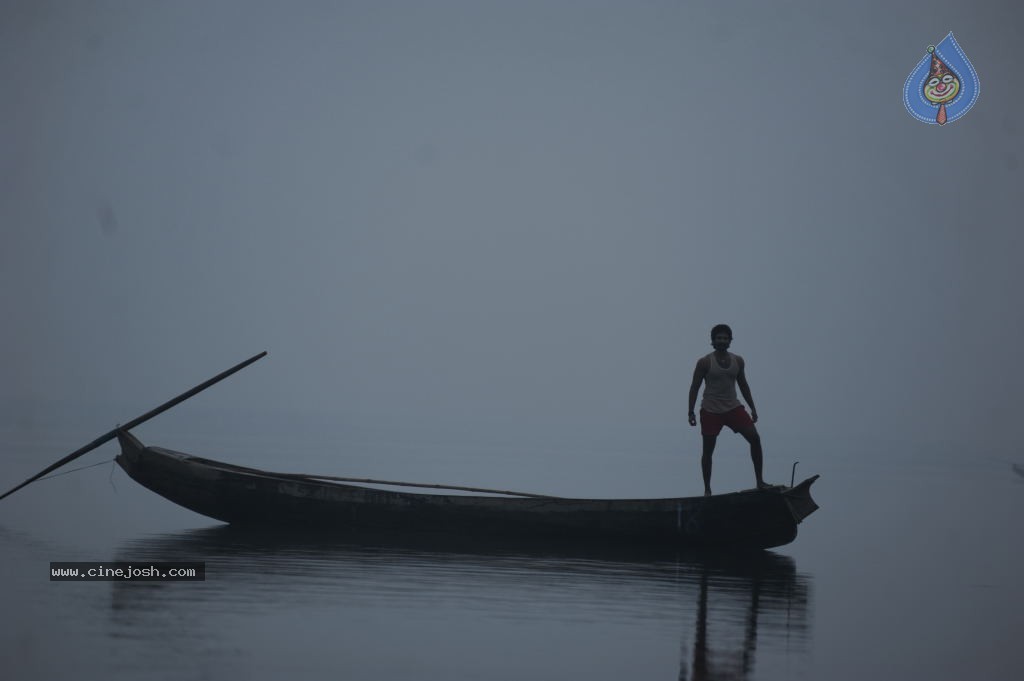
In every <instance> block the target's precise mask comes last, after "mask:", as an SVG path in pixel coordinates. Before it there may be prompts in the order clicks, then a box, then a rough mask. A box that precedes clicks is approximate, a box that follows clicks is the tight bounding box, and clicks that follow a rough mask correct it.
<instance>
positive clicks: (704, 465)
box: [700, 435, 718, 497]
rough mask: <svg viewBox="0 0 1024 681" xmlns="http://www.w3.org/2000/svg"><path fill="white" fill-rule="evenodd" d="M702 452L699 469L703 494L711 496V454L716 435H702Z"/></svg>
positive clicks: (713, 451) (716, 438) (713, 449)
mask: <svg viewBox="0 0 1024 681" xmlns="http://www.w3.org/2000/svg"><path fill="white" fill-rule="evenodd" d="M703 439H704V453H703V454H701V457H700V470H701V472H702V473H704V496H706V497H709V496H711V455H712V454H714V453H715V443H716V442H717V441H718V436H717V435H704V436H703Z"/></svg>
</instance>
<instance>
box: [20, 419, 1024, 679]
mask: <svg viewBox="0 0 1024 681" xmlns="http://www.w3.org/2000/svg"><path fill="white" fill-rule="evenodd" d="M139 434H140V435H141V436H142V437H143V439H144V440H146V441H150V442H151V443H152V444H161V445H165V446H170V447H173V448H178V449H185V450H189V451H195V453H199V454H207V455H210V456H220V457H222V458H229V459H231V460H234V461H236V462H238V463H245V464H254V465H262V466H264V467H271V468H277V469H287V470H298V469H300V468H301V469H304V470H303V472H314V471H315V472H321V471H322V472H324V473H340V472H345V473H352V474H357V475H362V474H378V475H380V476H381V477H384V476H392V475H394V474H396V473H400V472H401V471H403V470H404V471H412V473H414V474H412V475H406V476H405V477H413V478H420V479H423V478H427V480H426V481H441V480H443V481H446V482H460V483H470V484H474V483H476V484H483V483H496V482H497V483H502V482H504V483H505V486H507V487H518V488H524V487H525V488H526V489H527V490H531V489H532V490H534V491H539V492H552V493H557V492H563V493H568V494H582V493H595V494H597V495H599V494H600V493H602V492H609V493H621V494H622V495H623V496H633V495H636V493H637V492H641V493H642V491H641V488H643V487H644V486H648V487H650V489H651V490H652V492H651V494H650V496H661V495H664V494H667V493H671V492H670V490H668V489H666V488H665V487H664V486H665V485H666V484H667V483H666V482H665V480H666V479H667V478H672V477H673V476H675V477H677V478H681V477H683V469H684V464H686V465H690V467H691V468H692V467H693V464H695V461H685V462H684V461H683V460H682V455H677V454H674V453H671V452H668V451H663V450H664V447H663V445H662V444H660V443H658V442H653V441H652V442H650V443H643V442H632V443H630V447H631V448H633V452H634V453H633V454H632V455H631V456H632V457H633V459H632V461H628V460H627V461H623V459H624V458H627V457H626V455H625V454H624V453H623V451H622V449H621V446H620V445H615V444H612V445H607V446H605V447H603V448H602V447H584V446H578V447H576V448H575V449H574V448H572V447H565V448H563V449H561V450H559V451H557V452H554V453H553V452H552V451H547V450H543V449H542V448H537V447H532V448H531V447H529V446H523V445H521V444H520V445H511V444H507V443H506V444H504V445H503V444H502V443H500V442H499V443H497V444H495V443H494V442H492V443H490V444H480V443H477V444H475V445H470V444H461V445H454V444H452V445H445V444H444V443H443V442H433V443H429V442H428V443H426V444H420V445H419V446H417V445H416V443H415V442H414V438H410V439H409V440H407V441H402V442H399V441H384V440H382V439H380V438H377V439H374V438H364V439H363V440H362V441H361V442H349V443H347V444H348V445H349V446H348V447H347V449H348V450H349V451H350V455H349V456H347V458H346V463H347V467H346V468H344V469H343V468H342V467H340V466H339V463H338V462H337V461H334V460H332V457H334V456H335V455H334V454H331V455H328V454H326V452H328V451H336V449H335V447H336V445H337V444H338V443H337V442H335V441H327V440H324V441H316V440H313V441H311V442H310V443H305V444H302V445H300V446H299V452H300V454H295V452H294V451H293V452H292V453H291V454H287V455H286V454H283V453H282V451H283V449H282V447H283V443H282V442H276V441H274V440H273V438H267V439H263V440H260V441H250V442H238V441H232V440H231V439H230V438H227V437H223V438H217V437H212V436H207V437H205V438H204V437H198V436H197V437H194V438H193V439H192V440H191V441H184V440H182V438H180V437H178V438H175V437H173V436H162V437H160V438H154V437H152V436H147V434H146V433H145V432H144V431H142V432H140V433H139ZM92 436H95V433H91V434H89V437H79V438H78V440H74V439H73V436H65V435H61V436H56V435H51V436H48V437H40V436H32V437H26V436H24V435H16V434H13V433H11V434H8V437H7V441H6V447H5V449H6V450H7V451H9V452H10V453H11V457H10V459H9V461H8V464H7V465H6V467H5V468H4V469H3V472H4V476H3V483H2V484H0V486H3V487H4V489H6V488H7V487H9V486H11V485H8V484H7V483H8V482H11V484H13V483H14V482H20V481H21V480H22V479H24V478H25V477H27V476H28V475H30V474H31V473H34V472H36V470H38V469H40V468H42V466H43V465H45V464H46V463H49V462H51V461H53V460H55V459H57V458H59V457H60V456H61V455H62V454H63V453H65V452H66V451H69V450H70V449H73V448H74V447H76V446H78V445H79V444H81V443H82V442H84V441H87V440H88V439H91V437H92ZM197 447H199V448H201V449H197ZM517 447H518V450H517V449H516V448H517ZM810 449H811V448H808V451H802V452H796V453H795V454H796V455H794V454H793V453H791V454H790V455H789V456H787V457H785V458H786V462H785V464H784V465H783V464H782V463H781V462H780V461H777V460H773V461H771V465H770V466H769V470H770V471H772V472H773V473H774V475H772V476H771V477H773V478H774V479H776V480H781V479H785V480H787V481H788V478H789V463H791V461H792V459H794V458H799V459H801V460H802V461H803V462H804V463H801V468H800V471H799V472H801V473H804V474H806V475H809V474H810V473H812V472H817V473H821V474H822V478H821V480H820V481H819V482H818V483H816V485H815V487H814V490H813V491H814V495H815V498H816V499H817V501H818V502H819V504H820V505H821V510H820V511H819V512H818V513H816V514H814V515H813V516H811V517H810V518H809V519H808V520H807V521H806V522H805V523H804V525H802V526H801V534H800V536H799V537H798V538H797V540H796V542H795V543H793V544H791V545H790V546H787V547H782V548H780V549H777V550H776V551H773V552H764V553H761V554H757V555H753V556H751V555H746V556H729V555H723V554H707V553H705V554H696V555H695V554H675V553H667V554H665V553H662V554H656V555H636V554H628V553H621V552H609V551H604V550H602V551H596V552H595V551H590V552H589V553H588V552H574V553H565V552H551V551H540V550H534V551H513V552H506V553H494V552H484V551H482V550H479V549H475V548H474V547H473V546H467V545H464V544H457V543H456V544H451V545H447V546H443V547H433V546H409V545H397V546H396V545H373V544H363V545H355V544H346V543H343V542H337V541H334V542H332V541H329V540H325V539H323V538H318V537H308V536H300V535H296V534H290V535H287V536H282V535H281V534H267V533H259V534H254V533H249V532H238V531H234V530H232V529H230V528H225V527H223V526H220V525H218V524H217V523H215V522H214V521H210V520H207V519H204V518H202V517H200V516H196V515H194V514H192V513H190V512H187V511H184V510H181V509H177V508H176V507H174V506H173V505H171V504H170V503H169V502H166V501H164V500H163V499H161V498H159V497H156V496H155V495H153V494H152V493H150V492H148V491H146V490H143V489H141V488H139V487H138V486H137V485H135V483H133V482H132V481H130V480H129V479H128V478H127V477H126V476H125V475H124V474H123V473H122V472H121V471H120V470H114V469H112V467H111V465H110V464H106V465H102V466H99V467H97V468H92V469H89V470H86V471H82V472H79V473H75V474H71V475H67V476H63V477H59V478H55V479H52V480H47V481H42V482H40V483H37V484H35V485H32V486H30V487H28V488H26V489H24V490H22V491H21V492H19V493H18V494H16V495H14V496H12V497H10V498H8V499H6V500H4V502H0V547H2V558H3V560H2V568H0V570H2V573H0V576H2V579H3V581H2V585H0V594H2V606H3V608H2V615H0V616H2V618H3V619H2V620H0V659H2V660H3V664H4V667H5V670H7V671H6V672H5V674H4V678H12V679H44V678H45V679H59V678H72V677H74V678H104V679H176V680H177V679H227V678H245V677H248V678H254V679H279V678H285V677H286V676H288V677H295V678H310V677H314V676H316V677H323V676H327V675H329V676H330V677H331V678H344V679H375V680H379V679H406V678H413V677H416V678H453V679H516V680H517V681H521V680H522V679H567V678H571V679H622V678H642V679H760V680H772V679H824V678H828V679H864V678H874V679H918V678H920V679H933V680H944V679H950V680H952V679H957V680H960V679H965V678H971V679H993V680H995V679H1018V678H1020V677H1021V671H1020V670H1019V666H1020V662H1021V660H1022V656H1021V654H1020V652H1019V651H1020V648H1019V645H1018V641H1019V638H1020V636H1021V634H1022V633H1024V615H1022V607H1024V586H1022V580H1021V578H1020V571H1021V565H1022V558H1024V551H1022V538H1024V537H1022V532H1021V529H1020V527H1021V523H1022V522H1024V477H1020V476H1019V475H1017V474H1016V473H1014V471H1013V470H1012V467H1011V464H1012V463H1013V458H1012V457H1006V458H999V457H997V456H991V457H984V456H980V455H977V454H974V455H971V454H965V453H963V452H953V451H943V450H942V449H941V448H939V449H935V448H933V449H931V450H926V449H924V448H921V449H915V448H914V447H911V446H903V447H901V448H899V449H898V450H897V449H885V448H884V447H880V448H877V449H872V448H865V447H853V446H852V445H848V446H847V450H848V451H844V450H843V449H842V448H838V449H836V448H833V449H832V450H830V451H829V453H828V455H827V456H826V455H822V454H815V453H814V452H813V451H811V450H810ZM243 452H244V453H243ZM636 452H640V454H636ZM114 453H115V451H114V449H113V446H112V445H111V446H108V447H106V448H104V449H102V450H101V451H99V452H96V453H95V454H94V455H92V456H90V457H89V458H87V459H86V460H85V461H84V463H94V462H97V461H103V460H105V459H109V458H111V457H112V456H113V455H114ZM513 453H514V454H516V455H517V458H516V462H515V464H514V465H513V464H511V463H509V458H510V454H513ZM769 455H771V452H769ZM720 456H721V459H720V461H719V463H718V468H716V481H718V487H719V490H720V491H726V489H729V488H737V487H742V486H744V485H747V484H748V481H747V479H746V478H747V477H748V476H749V472H748V471H747V467H748V466H749V463H748V462H747V461H746V459H745V458H744V457H743V453H742V448H740V447H739V445H738V444H737V445H736V446H733V445H729V447H727V448H726V449H725V451H723V452H721V453H720ZM296 457H298V460H297V459H296ZM552 457H558V460H559V461H560V462H561V463H564V464H565V465H566V466H567V468H568V469H572V470H575V471H576V474H575V475H573V476H566V477H564V478H561V479H559V480H556V481H554V482H552V479H551V477H550V472H551V464H550V462H551V461H552ZM778 458H780V459H781V458H783V456H782V455H781V454H779V455H778ZM968 458H969V460H967V459H968ZM289 461H291V462H292V463H293V464H294V465H289V464H288V462H289ZM496 461H500V462H502V463H500V464H495V463H494V462H496ZM385 462H386V463H385ZM374 463H375V464H376V469H373V468H372V467H371V464H374ZM494 465H498V466H499V468H500V467H507V469H501V470H499V472H498V476H500V479H499V480H495V479H485V476H483V475H482V473H481V472H482V471H486V470H490V468H492V467H493V466H494ZM314 466H315V468H312V467H314ZM392 467H393V468H392ZM783 470H784V471H785V475H783ZM581 471H586V472H587V473H586V474H585V475H584V474H582V473H581ZM673 471H674V472H673ZM431 472H433V474H430V473H431ZM545 472H546V473H547V477H545V475H544V473H545ZM688 474H689V475H695V471H693V472H691V473H688ZM517 476H519V477H518V478H517ZM798 477H799V475H798ZM531 479H532V480H534V481H536V480H540V479H544V480H547V481H548V485H543V486H541V487H539V488H538V485H537V484H530V480H531ZM652 480H654V481H657V482H651V481H652ZM556 483H557V484H556ZM673 484H674V483H673ZM683 487H684V489H681V490H679V493H683V494H695V493H696V492H697V491H698V490H699V480H697V479H692V480H691V479H687V482H686V484H684V485H683ZM186 559H195V560H203V561H205V562H206V564H207V579H206V581H205V582H201V583H184V582H182V583H153V582H147V583H142V582H130V583H126V582H116V583H113V582H91V583H62V582H50V581H49V580H48V564H49V562H50V561H53V560H100V561H114V560H117V561H129V562H146V561H161V560H186Z"/></svg>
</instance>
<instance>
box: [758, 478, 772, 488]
mask: <svg viewBox="0 0 1024 681" xmlns="http://www.w3.org/2000/svg"><path fill="white" fill-rule="evenodd" d="M775 487H776V486H775V485H769V484H768V483H767V482H765V481H764V480H761V481H760V482H758V483H757V488H758V489H774V488H775Z"/></svg>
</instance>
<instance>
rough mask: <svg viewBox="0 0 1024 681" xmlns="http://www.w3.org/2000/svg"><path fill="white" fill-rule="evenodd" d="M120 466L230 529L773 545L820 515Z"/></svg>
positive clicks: (236, 469)
mask: <svg viewBox="0 0 1024 681" xmlns="http://www.w3.org/2000/svg"><path fill="white" fill-rule="evenodd" d="M118 440H119V442H120V444H121V454H120V455H119V456H118V457H117V463H118V464H119V465H120V466H121V468H123V469H124V471H125V472H126V473H127V474H128V475H129V476H130V477H131V478H132V479H134V480H135V481H136V482H138V483H139V484H141V485H143V486H144V487H146V488H148V489H150V490H152V491H154V492H156V493H157V494H159V495H161V496H163V497H165V498H167V499H169V500H170V501H172V502H174V503H176V504H178V505H180V506H183V507H185V508H188V509H190V510H192V511H195V512H196V513H200V514H202V515H205V516H208V517H210V518H214V519H216V520H220V521H223V522H227V523H231V524H234V525H243V526H245V525H249V526H252V525H259V526H295V527H301V528H311V529H312V528H317V529H324V530H329V531H330V532H331V533H332V534H336V535H341V536H352V537H357V536H358V535H359V534H360V533H374V534H378V535H379V534H380V533H392V534H394V535H396V536H401V535H405V536H411V535H425V534H430V533H438V534H452V533H457V534H461V535H465V536H468V537H473V538H476V539H479V540H481V541H488V542H497V543H502V542H506V541H514V540H521V539H524V538H525V539H529V540H531V541H557V542H574V541H584V542H592V541H595V540H598V541H609V542H616V543H620V542H621V543H628V544H657V545H667V546H728V547H742V548H771V547H774V546H781V545H783V544H788V543H789V542H791V541H793V539H795V538H796V535H797V525H798V523H799V522H800V521H801V520H803V518H804V517H806V516H807V515H809V514H810V513H812V512H813V511H814V510H816V509H817V505H816V504H815V503H814V501H813V499H811V497H810V493H809V488H810V485H811V483H813V482H814V480H815V479H816V477H817V476H815V477H814V478H809V479H808V480H806V481H804V482H803V483H801V484H800V485H797V486H796V487H793V488H773V489H769V490H748V491H744V492H735V493H731V494H721V495H715V496H711V497H680V498H667V499H565V498H555V497H543V498H537V497H513V498H507V497H501V496H467V495H451V494H421V493H410V492H395V491H388V490H381V489H375V488H372V487H365V486H361V485H349V484H339V483H337V482H328V481H323V480H317V479H314V478H310V477H307V476H292V475H287V474H280V473H269V472H266V471H260V470H256V469H251V468H243V467H240V466H234V465H231V464H226V463H222V462H217V461H213V460H210V459H203V458H199V457H195V456H190V455H188V454H183V453H181V452H175V451H172V450H168V449H163V448H160V447H146V446H144V445H143V444H142V443H141V442H139V441H138V440H137V439H136V438H135V437H134V436H132V435H130V434H129V433H126V432H121V433H119V434H118Z"/></svg>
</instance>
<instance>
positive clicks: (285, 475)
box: [270, 473, 562, 499]
mask: <svg viewBox="0 0 1024 681" xmlns="http://www.w3.org/2000/svg"><path fill="white" fill-rule="evenodd" d="M270 475H275V476H280V477H283V478H295V479H299V480H313V481H315V480H331V481H333V482H361V483H367V484H371V485H393V486H396V487H429V488H430V489H454V490H460V491H463V492H484V493H487V494H504V495H506V496H510V497H531V498H534V499H561V498H562V497H554V496H550V495H547V494H531V493H529V492H513V491H511V490H500V489H487V488H485V487H461V486H459V485H435V484H433V483H420V482H397V481H395V480H374V479H372V478H339V477H337V476H333V475H307V474H304V473H270Z"/></svg>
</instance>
